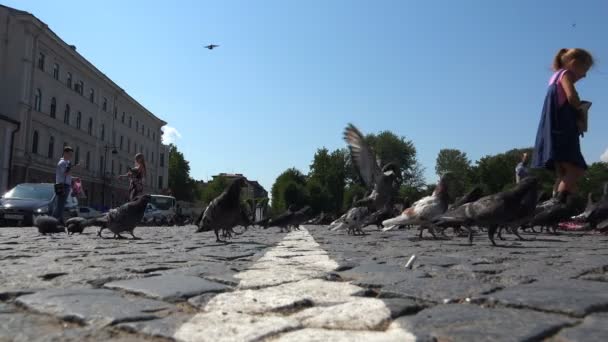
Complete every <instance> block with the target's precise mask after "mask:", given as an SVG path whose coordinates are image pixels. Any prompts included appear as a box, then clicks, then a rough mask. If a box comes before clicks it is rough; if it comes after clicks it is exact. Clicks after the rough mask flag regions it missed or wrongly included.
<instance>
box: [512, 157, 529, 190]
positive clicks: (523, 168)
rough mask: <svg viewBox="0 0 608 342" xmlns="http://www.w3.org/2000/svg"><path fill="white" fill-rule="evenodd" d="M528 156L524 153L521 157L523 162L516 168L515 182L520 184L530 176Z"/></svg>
mask: <svg viewBox="0 0 608 342" xmlns="http://www.w3.org/2000/svg"><path fill="white" fill-rule="evenodd" d="M528 174H529V173H528V154H527V153H525V152H524V154H523V155H522V156H521V162H519V164H517V166H516V167H515V182H516V183H519V182H520V181H521V180H522V179H524V178H526V177H527V176H528Z"/></svg>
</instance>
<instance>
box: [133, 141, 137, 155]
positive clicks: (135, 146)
mask: <svg viewBox="0 0 608 342" xmlns="http://www.w3.org/2000/svg"><path fill="white" fill-rule="evenodd" d="M133 152H135V153H137V143H136V142H134V143H133Z"/></svg>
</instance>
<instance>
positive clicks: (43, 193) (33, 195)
mask: <svg viewBox="0 0 608 342" xmlns="http://www.w3.org/2000/svg"><path fill="white" fill-rule="evenodd" d="M54 201H55V190H54V185H53V184H51V183H22V184H19V185H17V186H15V187H14V188H12V189H10V190H9V191H7V192H6V193H5V194H4V195H3V196H2V198H0V225H17V226H31V225H32V224H33V220H34V217H35V216H38V215H50V214H51V213H52V211H53V205H54ZM72 216H78V199H76V198H75V197H72V196H71V195H69V196H68V199H67V202H66V205H65V210H64V217H65V218H67V217H72Z"/></svg>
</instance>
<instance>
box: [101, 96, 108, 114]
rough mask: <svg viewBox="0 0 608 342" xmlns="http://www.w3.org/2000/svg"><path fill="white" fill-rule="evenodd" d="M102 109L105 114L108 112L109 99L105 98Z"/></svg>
mask: <svg viewBox="0 0 608 342" xmlns="http://www.w3.org/2000/svg"><path fill="white" fill-rule="evenodd" d="M101 109H102V110H103V111H104V112H107V111H108V99H107V98H105V97H104V98H103V104H102V105H101Z"/></svg>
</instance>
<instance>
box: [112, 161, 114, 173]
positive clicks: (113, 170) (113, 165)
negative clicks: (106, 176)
mask: <svg viewBox="0 0 608 342" xmlns="http://www.w3.org/2000/svg"><path fill="white" fill-rule="evenodd" d="M112 174H114V159H112Z"/></svg>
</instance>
